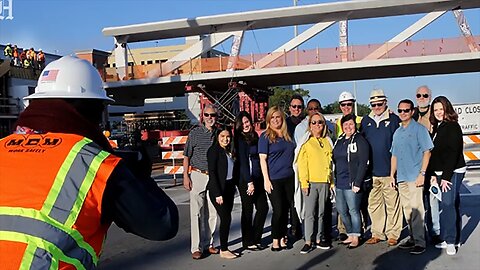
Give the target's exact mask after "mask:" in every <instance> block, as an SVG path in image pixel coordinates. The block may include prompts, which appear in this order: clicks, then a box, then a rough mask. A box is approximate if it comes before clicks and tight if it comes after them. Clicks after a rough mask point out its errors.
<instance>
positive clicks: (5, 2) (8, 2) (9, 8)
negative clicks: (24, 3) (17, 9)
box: [0, 0, 13, 20]
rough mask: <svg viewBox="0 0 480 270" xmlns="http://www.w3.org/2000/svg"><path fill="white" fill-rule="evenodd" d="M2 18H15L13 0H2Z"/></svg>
mask: <svg viewBox="0 0 480 270" xmlns="http://www.w3.org/2000/svg"><path fill="white" fill-rule="evenodd" d="M0 20H13V0H0Z"/></svg>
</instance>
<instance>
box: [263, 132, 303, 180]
mask: <svg viewBox="0 0 480 270" xmlns="http://www.w3.org/2000/svg"><path fill="white" fill-rule="evenodd" d="M294 151H295V143H294V142H288V141H286V140H285V139H283V138H277V139H276V141H275V142H273V143H270V142H269V141H268V138H267V137H266V136H265V132H263V133H262V135H260V138H259V139H258V153H259V154H267V164H268V177H270V180H272V181H275V180H280V179H283V178H287V177H290V176H292V175H293V166H292V165H293V156H294Z"/></svg>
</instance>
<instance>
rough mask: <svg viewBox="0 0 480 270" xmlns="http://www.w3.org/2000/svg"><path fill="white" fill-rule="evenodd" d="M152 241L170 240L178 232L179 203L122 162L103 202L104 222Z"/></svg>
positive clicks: (110, 179)
mask: <svg viewBox="0 0 480 270" xmlns="http://www.w3.org/2000/svg"><path fill="white" fill-rule="evenodd" d="M111 221H113V222H115V224H117V225H118V226H119V227H121V228H122V229H124V230H125V231H126V232H129V233H133V234H136V235H138V236H141V237H143V238H146V239H149V240H168V239H170V238H173V237H174V236H175V235H176V234H177V231H178V222H179V221H178V210H177V206H176V205H175V203H174V202H173V201H172V200H171V199H170V198H169V197H168V196H167V194H165V192H164V191H163V190H161V189H160V188H159V187H158V186H157V184H156V183H155V181H154V180H153V179H152V178H150V177H148V178H145V177H144V178H141V179H140V178H137V177H136V176H134V175H133V174H132V172H131V171H130V170H129V169H128V168H127V167H126V165H125V164H124V163H123V161H121V162H120V163H119V164H118V166H117V167H116V168H115V170H114V171H113V172H112V174H111V176H110V178H109V179H108V182H107V186H106V188H105V192H104V195H103V200H102V222H104V223H107V222H111Z"/></svg>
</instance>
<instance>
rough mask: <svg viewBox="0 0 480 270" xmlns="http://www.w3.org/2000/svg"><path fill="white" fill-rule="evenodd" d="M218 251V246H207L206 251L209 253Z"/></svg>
mask: <svg viewBox="0 0 480 270" xmlns="http://www.w3.org/2000/svg"><path fill="white" fill-rule="evenodd" d="M219 252H220V250H219V249H218V248H215V247H213V246H211V247H209V248H208V253H210V254H218V253H219Z"/></svg>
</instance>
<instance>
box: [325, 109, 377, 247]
mask: <svg viewBox="0 0 480 270" xmlns="http://www.w3.org/2000/svg"><path fill="white" fill-rule="evenodd" d="M355 118H356V117H355V115H353V114H347V115H345V116H343V117H342V119H341V120H340V123H341V126H342V129H343V134H342V135H341V136H340V137H339V138H338V139H337V141H336V142H335V146H334V148H333V162H334V164H335V191H336V194H337V195H336V207H337V211H338V213H339V214H340V215H341V217H342V220H343V223H344V225H345V228H346V230H347V235H348V238H347V239H346V240H345V241H343V242H342V243H343V244H347V245H348V246H347V247H348V248H349V249H353V248H356V247H358V245H359V237H360V235H361V226H362V220H361V216H360V203H361V201H362V191H363V187H364V181H365V178H367V177H366V176H367V170H368V159H369V145H368V142H367V140H366V139H365V138H364V137H363V136H362V135H361V134H360V133H358V132H357V127H356V124H355Z"/></svg>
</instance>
